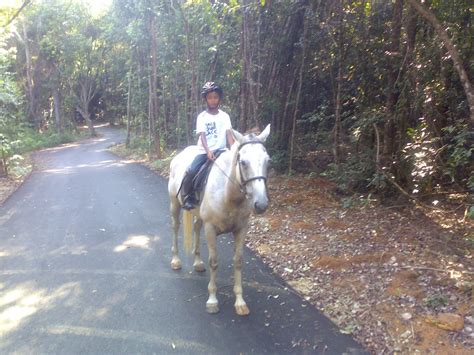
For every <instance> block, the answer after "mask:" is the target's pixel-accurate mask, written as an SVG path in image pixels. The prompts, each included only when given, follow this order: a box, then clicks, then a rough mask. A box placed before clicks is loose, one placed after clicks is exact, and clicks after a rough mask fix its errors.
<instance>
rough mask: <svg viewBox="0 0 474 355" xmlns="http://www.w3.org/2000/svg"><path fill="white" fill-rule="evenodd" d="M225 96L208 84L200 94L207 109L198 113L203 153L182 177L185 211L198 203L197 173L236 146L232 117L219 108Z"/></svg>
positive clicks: (200, 142) (198, 129)
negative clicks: (195, 189)
mask: <svg viewBox="0 0 474 355" xmlns="http://www.w3.org/2000/svg"><path fill="white" fill-rule="evenodd" d="M223 94H224V93H223V91H222V89H221V88H220V87H219V86H218V85H216V84H215V83H213V82H207V83H206V84H204V86H203V87H202V91H201V95H202V98H203V99H204V101H205V102H206V106H207V109H206V110H205V111H203V112H201V113H200V114H199V116H198V117H197V121H196V134H198V135H199V139H198V143H197V145H198V147H199V149H200V151H201V152H202V154H198V155H197V156H196V158H194V160H193V162H192V164H191V166H190V167H189V168H188V169H187V170H186V174H185V176H184V178H183V182H182V185H181V200H182V201H183V206H182V207H183V208H184V209H186V210H192V209H193V208H195V207H196V204H197V203H198V201H197V199H196V196H195V191H194V186H193V182H194V177H195V176H196V174H197V173H198V171H199V170H200V169H201V167H202V166H203V165H204V164H205V163H206V161H208V160H209V161H214V160H215V159H216V157H217V156H218V155H219V154H220V152H221V151H223V150H224V149H225V148H226V144H227V143H229V146H231V145H232V144H233V143H234V136H233V135H232V124H231V122H230V117H229V115H228V114H227V113H225V112H224V111H222V110H220V109H219V105H220V102H221V100H222V96H223Z"/></svg>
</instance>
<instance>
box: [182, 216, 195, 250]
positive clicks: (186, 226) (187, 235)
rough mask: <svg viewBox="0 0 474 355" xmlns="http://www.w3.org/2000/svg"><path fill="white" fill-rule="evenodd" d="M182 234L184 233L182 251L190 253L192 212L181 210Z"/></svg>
mask: <svg viewBox="0 0 474 355" xmlns="http://www.w3.org/2000/svg"><path fill="white" fill-rule="evenodd" d="M183 234H184V252H185V253H186V254H190V253H191V248H192V247H193V213H192V212H191V211H188V210H183Z"/></svg>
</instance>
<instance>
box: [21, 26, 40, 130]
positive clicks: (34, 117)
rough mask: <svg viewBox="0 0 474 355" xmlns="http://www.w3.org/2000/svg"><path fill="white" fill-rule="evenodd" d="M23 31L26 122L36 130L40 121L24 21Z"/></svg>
mask: <svg viewBox="0 0 474 355" xmlns="http://www.w3.org/2000/svg"><path fill="white" fill-rule="evenodd" d="M21 24H22V29H23V38H22V40H23V44H24V46H25V58H26V86H27V91H28V120H29V121H30V122H31V123H33V124H34V126H35V128H36V129H37V130H38V129H39V128H40V121H39V118H38V114H37V112H36V97H35V92H34V82H33V75H32V70H33V69H32V64H31V53H30V45H29V43H28V41H29V40H28V32H27V29H26V24H25V22H24V21H22V22H21Z"/></svg>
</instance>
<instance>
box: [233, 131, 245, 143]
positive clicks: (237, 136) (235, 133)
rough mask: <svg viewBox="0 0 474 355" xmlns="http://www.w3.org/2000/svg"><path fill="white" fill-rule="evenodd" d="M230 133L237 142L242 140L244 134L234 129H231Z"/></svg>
mask: <svg viewBox="0 0 474 355" xmlns="http://www.w3.org/2000/svg"><path fill="white" fill-rule="evenodd" d="M232 134H233V136H234V139H235V140H236V141H237V142H239V143H242V142H243V140H244V136H243V135H241V134H240V133H239V132H237V131H236V130H235V129H233V130H232Z"/></svg>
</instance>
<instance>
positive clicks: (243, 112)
mask: <svg viewBox="0 0 474 355" xmlns="http://www.w3.org/2000/svg"><path fill="white" fill-rule="evenodd" d="M247 2H248V1H247V0H244V1H243V6H242V28H241V35H240V53H241V54H240V58H241V59H240V63H241V64H240V66H241V71H240V118H239V125H238V127H239V130H240V131H242V132H245V131H246V130H247V112H248V103H247V97H248V93H247V80H248V74H247V72H248V70H249V69H248V61H247V30H246V28H247V6H246V5H247Z"/></svg>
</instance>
